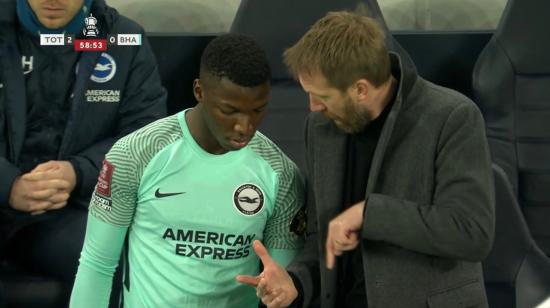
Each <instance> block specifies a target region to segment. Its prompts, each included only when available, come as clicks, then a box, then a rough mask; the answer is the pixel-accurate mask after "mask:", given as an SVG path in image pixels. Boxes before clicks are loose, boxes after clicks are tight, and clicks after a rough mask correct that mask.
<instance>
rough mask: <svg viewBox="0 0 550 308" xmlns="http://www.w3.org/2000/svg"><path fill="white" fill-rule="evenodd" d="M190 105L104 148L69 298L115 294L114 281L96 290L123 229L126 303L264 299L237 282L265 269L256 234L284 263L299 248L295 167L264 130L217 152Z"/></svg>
mask: <svg viewBox="0 0 550 308" xmlns="http://www.w3.org/2000/svg"><path fill="white" fill-rule="evenodd" d="M185 112H186V111H183V112H180V113H178V114H176V115H174V116H171V117H167V118H165V119H162V120H159V121H157V122H154V123H152V124H150V125H148V126H146V127H144V128H142V129H140V130H138V131H136V132H134V133H132V134H130V135H128V136H126V137H124V138H122V139H121V140H119V141H118V142H117V143H116V144H115V145H114V146H113V148H112V149H111V151H110V152H109V153H108V154H107V155H106V160H105V162H104V164H103V168H102V170H101V173H100V176H99V179H98V183H97V185H96V189H95V191H94V194H93V196H92V201H91V204H90V215H89V216H90V217H89V223H88V224H89V225H88V230H87V234H86V241H85V247H84V249H83V252H82V257H81V262H80V263H81V265H80V267H79V272H78V275H77V280H76V283H75V288H74V290H73V294H72V298H71V305H74V306H75V307H85V306H86V307H87V306H88V305H89V303H86V302H85V301H86V300H91V299H94V300H93V301H94V302H95V303H96V304H93V305H89V306H90V307H94V308H97V307H98V304H97V303H99V301H100V300H99V298H102V300H101V301H105V300H106V299H107V300H108V294H109V290H110V285H109V288H108V289H107V291H106V293H107V294H106V296H105V294H104V293H105V292H102V293H103V294H98V292H97V291H98V290H99V289H101V288H105V287H104V286H100V285H99V284H101V283H102V282H101V281H104V280H105V279H111V277H112V271H113V270H114V268H115V267H116V263H117V261H118V254H119V253H120V250H121V247H122V245H123V242H124V240H125V236H126V233H127V240H128V245H127V246H126V256H127V265H128V267H127V269H126V270H125V273H126V277H125V284H124V286H125V287H124V303H125V306H126V307H257V305H258V299H257V297H256V295H255V290H254V289H253V288H250V287H248V286H246V285H241V284H239V283H237V282H236V281H235V276H236V275H239V274H246V275H257V274H258V270H259V259H258V257H257V256H256V254H255V253H254V251H253V249H252V242H253V241H254V240H261V241H262V242H263V244H264V245H265V246H266V248H268V250H269V251H270V253H271V254H272V256H273V258H274V259H275V260H276V261H278V262H279V263H280V264H282V265H283V266H285V265H286V264H288V262H290V260H291V259H292V257H293V256H294V255H295V253H296V251H297V250H298V249H299V248H301V246H302V244H303V239H302V237H301V236H300V232H299V229H300V228H299V227H300V223H301V221H299V218H300V217H303V215H301V212H300V211H301V209H302V208H303V194H304V192H303V184H302V181H301V179H300V176H299V172H298V169H297V167H296V165H295V164H294V163H293V162H292V161H291V160H290V159H288V158H287V157H286V156H285V155H284V154H283V153H282V152H281V151H280V150H279V149H278V148H277V147H276V146H275V145H274V144H273V143H272V142H271V141H270V140H269V139H268V138H266V137H265V136H264V135H262V134H261V133H259V132H257V133H256V135H255V136H254V138H253V139H252V140H251V142H250V143H249V144H248V145H247V146H246V147H245V148H243V149H241V150H239V151H230V152H227V153H226V154H223V155H213V154H210V153H208V152H206V151H204V150H203V149H202V148H201V147H200V146H199V145H198V144H197V143H196V142H195V140H194V139H193V137H192V136H191V134H190V132H189V129H188V127H187V124H186V121H185ZM302 223H303V222H302ZM117 247H118V249H117ZM107 281H108V280H107ZM98 295H100V296H98ZM81 304H83V305H84V306H82V305H81ZM101 305H102V304H99V306H100V307H101Z"/></svg>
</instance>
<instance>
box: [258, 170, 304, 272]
mask: <svg viewBox="0 0 550 308" xmlns="http://www.w3.org/2000/svg"><path fill="white" fill-rule="evenodd" d="M304 230H305V213H304V185H303V181H302V179H301V176H300V172H299V170H298V168H297V167H296V165H295V164H294V163H292V162H291V161H288V164H287V165H286V168H284V169H283V172H281V173H280V175H279V181H278V188H277V194H276V198H275V207H274V210H273V213H272V215H271V216H270V217H269V218H268V221H267V224H266V227H265V229H264V245H265V247H266V248H267V249H268V251H269V252H270V254H271V255H272V257H273V258H274V259H275V260H276V261H277V262H278V263H279V264H281V265H283V266H286V265H287V264H288V263H289V262H290V261H291V260H292V258H293V257H294V256H295V255H296V253H297V252H298V250H299V249H301V248H302V247H303V243H304V237H303V235H304Z"/></svg>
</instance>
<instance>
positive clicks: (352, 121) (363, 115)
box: [299, 74, 372, 134]
mask: <svg viewBox="0 0 550 308" xmlns="http://www.w3.org/2000/svg"><path fill="white" fill-rule="evenodd" d="M299 81H300V84H301V85H302V88H303V89H304V91H306V92H307V93H308V94H309V110H310V111H312V112H320V113H322V114H323V115H324V116H325V117H327V118H328V119H330V120H332V121H333V122H334V124H336V126H337V127H338V128H339V129H341V130H343V131H344V132H346V133H348V134H352V133H357V132H360V131H361V130H362V129H363V128H364V127H365V126H366V125H367V124H368V123H369V122H370V121H371V120H372V119H371V117H370V116H369V112H368V111H367V110H366V108H365V107H364V106H362V105H360V104H359V103H358V102H356V101H355V100H354V99H353V98H352V96H351V95H350V91H351V89H350V90H348V91H345V92H343V91H340V90H339V89H337V88H334V87H331V86H330V85H329V84H328V82H327V80H326V78H325V77H323V76H322V75H321V74H300V75H299Z"/></svg>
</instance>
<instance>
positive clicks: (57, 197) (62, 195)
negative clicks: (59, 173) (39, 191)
mask: <svg viewBox="0 0 550 308" xmlns="http://www.w3.org/2000/svg"><path fill="white" fill-rule="evenodd" d="M69 197H70V195H69V193H68V192H66V191H61V192H60V191H59V190H56V194H54V195H52V196H51V197H50V198H49V199H48V201H50V202H52V203H61V202H66V201H67V200H69Z"/></svg>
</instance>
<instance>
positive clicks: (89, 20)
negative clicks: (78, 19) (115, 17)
mask: <svg viewBox="0 0 550 308" xmlns="http://www.w3.org/2000/svg"><path fill="white" fill-rule="evenodd" d="M84 23H85V24H86V26H85V27H84V29H82V32H83V34H84V36H86V37H96V36H98V35H99V29H98V28H97V18H95V17H94V16H92V14H90V16H89V17H86V18H84Z"/></svg>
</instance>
